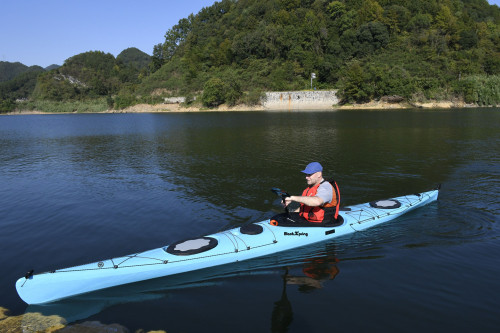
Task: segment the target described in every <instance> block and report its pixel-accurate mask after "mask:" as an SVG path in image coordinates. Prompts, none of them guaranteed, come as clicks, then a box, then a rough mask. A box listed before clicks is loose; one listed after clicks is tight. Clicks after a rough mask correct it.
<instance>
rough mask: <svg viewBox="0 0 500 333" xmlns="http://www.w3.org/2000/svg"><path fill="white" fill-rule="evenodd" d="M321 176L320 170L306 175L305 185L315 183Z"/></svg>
mask: <svg viewBox="0 0 500 333" xmlns="http://www.w3.org/2000/svg"><path fill="white" fill-rule="evenodd" d="M321 177H322V176H321V172H320V171H318V172H315V173H311V174H308V175H306V181H307V185H309V186H314V185H316V184H317V183H318V182H319V181H320V180H321Z"/></svg>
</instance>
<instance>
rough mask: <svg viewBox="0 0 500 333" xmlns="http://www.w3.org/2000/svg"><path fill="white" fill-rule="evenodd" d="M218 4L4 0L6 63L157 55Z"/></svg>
mask: <svg viewBox="0 0 500 333" xmlns="http://www.w3.org/2000/svg"><path fill="white" fill-rule="evenodd" d="M499 1H500V0H499ZM214 2H215V0H97V1H96V0H44V1H40V0H0V61H8V62H20V63H23V64H25V65H27V66H33V65H38V66H42V67H47V66H49V65H52V64H57V65H62V64H63V63H64V60H66V59H68V58H70V57H72V56H74V55H77V54H80V53H83V52H87V51H103V52H106V53H111V54H112V55H114V56H115V57H116V56H117V55H118V54H120V52H122V51H123V50H125V49H127V48H129V47H136V48H138V49H139V50H141V51H143V52H146V53H147V54H149V55H151V54H152V53H153V46H154V45H156V44H158V43H163V42H164V41H165V38H164V36H165V33H166V32H167V31H168V29H170V28H171V27H172V26H174V25H175V24H177V23H178V22H179V20H180V19H182V18H185V17H188V16H189V14H192V13H193V14H197V13H198V12H199V11H200V10H201V9H202V8H203V7H207V6H211V5H212V4H213V3H214Z"/></svg>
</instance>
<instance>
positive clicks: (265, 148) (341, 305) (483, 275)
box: [0, 108, 500, 332]
mask: <svg viewBox="0 0 500 333" xmlns="http://www.w3.org/2000/svg"><path fill="white" fill-rule="evenodd" d="M0 152H1V159H0V168H1V173H0V253H1V272H2V274H0V307H4V308H7V309H9V310H10V314H11V315H21V314H23V313H25V312H27V313H29V312H41V313H43V314H56V315H59V316H62V317H64V318H66V319H67V320H68V321H69V322H83V321H99V322H101V323H104V324H111V323H118V324H120V325H123V326H125V327H127V328H128V329H129V330H130V331H131V332H134V331H135V330H138V329H144V330H146V331H147V330H160V329H161V330H165V331H167V332H221V331H222V332H229V331H232V332H266V331H272V332H285V331H288V332H305V331H307V332H326V331H333V330H338V331H341V330H348V331H368V330H377V331H378V330H385V331H394V332H402V331H404V332H422V331H433V332H438V331H457V332H472V331H474V332H494V331H495V332H496V331H497V330H498V327H499V326H500V297H499V295H500V283H499V282H498V276H499V274H500V265H499V263H500V260H499V259H498V255H499V254H500V227H499V222H500V221H499V213H500V109H498V108H496V109H495V108H489V109H466V110H398V111H336V112H236V113H231V112H229V113H215V112H214V113H192V114H189V113H182V114H76V115H29V116H3V117H0ZM315 160H318V161H320V162H321V163H322V164H323V166H324V167H325V174H326V175H327V176H334V177H335V179H336V180H337V182H338V184H339V187H340V189H341V194H342V204H343V205H350V204H357V203H363V202H367V201H372V200H376V199H384V198H389V197H393V196H399V195H404V194H410V193H415V192H421V191H425V190H429V189H431V188H433V187H434V186H435V185H436V184H438V183H442V184H443V188H442V191H441V193H440V198H439V200H438V202H437V203H432V204H430V205H429V206H425V207H424V208H420V209H418V210H415V211H414V212H412V213H410V214H408V215H406V216H404V217H402V218H400V219H398V220H395V221H392V222H390V223H387V224H384V225H382V226H379V227H375V228H373V229H368V230H366V231H364V232H359V233H355V234H353V235H350V236H346V237H343V238H338V239H334V240H332V241H328V242H325V243H321V244H318V245H314V246H311V247H309V248H306V249H298V250H294V251H293V252H291V253H288V254H286V255H276V256H271V257H270V258H266V259H264V260H263V261H260V262H251V263H249V264H248V265H250V267H251V268H252V270H251V271H250V272H247V273H243V272H242V271H244V270H243V269H241V267H236V266H235V267H231V266H229V268H228V267H225V268H224V270H218V269H215V270H212V271H210V272H209V273H206V276H209V275H210V276H213V278H212V279H205V278H204V277H200V276H196V274H198V273H195V274H194V275H193V274H188V275H186V276H181V277H177V278H174V279H172V278H162V279H157V280H153V281H149V282H143V283H139V284H134V285H131V286H124V287H118V288H112V289H110V290H108V291H106V292H100V293H95V294H89V295H87V296H86V297H83V296H82V297H79V298H78V297H77V298H75V299H70V300H68V301H65V302H59V303H54V304H52V305H50V306H45V307H44V306H38V307H37V306H29V307H28V306H27V305H26V304H24V303H23V302H22V300H21V299H20V298H19V297H18V296H17V293H16V291H15V287H14V283H15V281H16V280H17V278H19V277H21V276H24V274H25V273H26V271H28V270H30V269H34V270H35V272H44V271H49V270H52V269H57V268H63V267H68V266H73V265H76V264H84V263H88V262H93V261H98V260H100V259H106V258H111V257H116V256H121V255H125V254H130V253H136V252H140V251H144V250H147V249H152V248H157V247H161V246H164V245H167V244H169V243H172V242H175V241H178V240H180V239H184V238H190V237H194V236H199V235H203V234H209V233H213V232H215V231H218V230H220V229H223V228H229V227H236V226H239V225H242V224H244V223H247V222H252V221H261V220H265V219H267V218H269V217H270V216H272V215H273V214H275V213H277V212H280V211H281V210H282V208H281V206H280V205H279V200H278V199H277V198H276V197H274V195H273V193H271V191H270V189H271V188H272V187H281V188H283V189H286V190H287V191H289V192H292V193H299V192H301V191H302V190H303V188H304V187H305V179H304V176H303V174H302V173H300V170H302V169H303V168H304V166H305V165H306V164H307V163H309V162H310V161H315ZM285 257H286V258H287V259H286V260H285V259H284V258H285ZM304 258H307V259H304ZM252 265H253V266H252ZM247 268H248V267H247ZM311 271H314V272H315V274H313V277H311V274H309V275H306V274H305V272H309V273H310V272H311ZM238 272H240V273H238ZM189 280H193V281H195V280H202V281H199V282H198V283H195V282H193V283H186V284H184V285H182V286H179V283H181V284H182V283H183V282H186V281H189ZM285 281H287V283H285Z"/></svg>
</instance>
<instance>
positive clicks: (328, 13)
mask: <svg viewBox="0 0 500 333" xmlns="http://www.w3.org/2000/svg"><path fill="white" fill-rule="evenodd" d="M499 23H500V9H499V8H498V7H497V6H490V5H489V4H488V3H487V1H486V0H468V1H460V0H445V1H437V0H426V1H423V0H379V1H375V0H344V1H326V0H239V1H232V0H222V1H220V2H216V3H215V4H214V5H212V6H210V7H206V8H203V9H202V10H201V11H200V12H199V13H198V14H197V15H191V16H189V17H188V18H184V19H181V20H180V21H179V22H178V24H176V25H175V26H174V27H172V28H171V29H170V30H168V31H167V33H166V35H165V37H166V38H165V41H164V43H162V44H160V45H157V46H155V48H154V54H153V65H154V66H153V70H154V71H155V72H154V73H153V74H152V75H151V76H149V77H148V78H146V79H145V80H144V81H143V83H142V85H141V87H140V91H141V92H142V93H144V94H146V93H150V92H152V91H155V89H159V88H162V89H166V90H169V91H177V92H178V93H181V94H188V93H192V92H196V91H200V90H203V89H204V88H207V86H205V84H209V85H212V86H213V85H214V84H215V83H216V81H213V80H219V81H218V85H219V87H220V88H219V90H224V91H225V92H229V93H231V94H233V95H234V94H235V95H236V97H238V96H241V94H242V93H241V91H245V90H247V91H249V90H252V89H260V90H292V89H293V90H295V89H307V88H308V87H310V82H311V73H315V74H316V76H317V78H316V79H315V80H314V86H315V87H317V88H338V89H339V90H340V93H341V95H342V98H343V101H344V102H363V101H368V100H371V99H378V98H380V97H381V96H384V95H399V96H403V97H405V98H407V99H449V98H455V97H457V96H458V97H461V98H466V99H469V100H470V101H471V102H478V103H481V102H484V101H480V100H478V98H475V97H474V96H475V95H477V91H475V90H474V89H476V88H478V84H480V83H478V82H479V81H481V80H483V79H485V80H488V79H487V77H490V76H496V75H499V74H500V26H499ZM478 76H479V77H478ZM211 80H212V81H211ZM477 80H479V81H477ZM481 84H482V83H481ZM471 89H472V90H471ZM471 91H474V92H473V93H472V92H471ZM495 93H496V92H495ZM234 98H235V97H234V96H233V97H232V99H234ZM238 98H239V97H238ZM226 99H227V98H225V97H222V98H220V99H219V102H223V101H225V100H226ZM498 100H499V102H500V93H498Z"/></svg>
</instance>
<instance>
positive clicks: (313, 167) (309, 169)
mask: <svg viewBox="0 0 500 333" xmlns="http://www.w3.org/2000/svg"><path fill="white" fill-rule="evenodd" d="M318 171H323V167H322V166H321V164H319V163H318V162H312V163H309V164H308V165H307V166H306V168H305V170H302V172H303V173H306V174H308V175H310V174H313V173H315V172H318Z"/></svg>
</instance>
